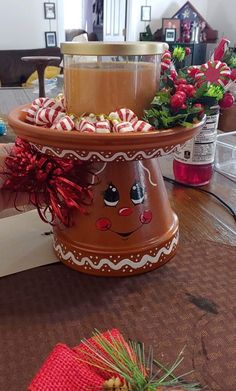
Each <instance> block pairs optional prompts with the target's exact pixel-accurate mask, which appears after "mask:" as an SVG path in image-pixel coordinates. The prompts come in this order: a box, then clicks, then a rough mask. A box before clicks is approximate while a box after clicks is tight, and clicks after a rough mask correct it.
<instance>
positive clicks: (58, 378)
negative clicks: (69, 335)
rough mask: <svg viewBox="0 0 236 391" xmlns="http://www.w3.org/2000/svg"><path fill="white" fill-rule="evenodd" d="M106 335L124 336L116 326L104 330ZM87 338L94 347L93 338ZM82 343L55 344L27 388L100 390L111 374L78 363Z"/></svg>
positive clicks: (82, 346)
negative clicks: (75, 345) (72, 345)
mask: <svg viewBox="0 0 236 391" xmlns="http://www.w3.org/2000/svg"><path fill="white" fill-rule="evenodd" d="M103 335H104V336H105V337H106V338H107V339H109V337H110V336H112V337H113V338H115V339H116V340H121V339H122V340H123V337H122V335H121V334H120V332H119V331H118V330H116V329H113V330H111V331H109V332H105V333H103ZM89 342H90V343H92V344H93V345H94V346H95V347H96V343H95V342H94V341H93V338H90V339H89ZM84 350H86V348H85V347H84V345H83V344H80V345H78V346H77V347H75V348H74V349H69V348H68V347H67V346H66V345H63V344H58V345H57V346H56V347H55V348H54V350H53V351H52V353H51V354H50V355H49V356H48V358H47V359H46V361H45V362H44V364H43V366H42V368H41V369H40V370H39V372H38V374H37V375H36V376H35V378H34V379H33V381H32V383H31V385H30V386H29V388H28V391H49V390H50V391H99V390H103V384H104V382H105V380H107V379H109V378H110V377H111V376H112V374H111V373H106V372H104V371H103V372H102V371H101V370H99V369H97V368H95V367H91V366H90V365H87V364H85V363H81V362H80V360H79V359H78V358H79V357H80V358H81V357H82V358H83V351H84Z"/></svg>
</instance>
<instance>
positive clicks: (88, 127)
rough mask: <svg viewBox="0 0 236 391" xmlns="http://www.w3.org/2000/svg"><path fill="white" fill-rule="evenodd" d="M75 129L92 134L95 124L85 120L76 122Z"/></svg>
mask: <svg viewBox="0 0 236 391" xmlns="http://www.w3.org/2000/svg"><path fill="white" fill-rule="evenodd" d="M75 129H76V130H79V131H80V132H86V133H94V132H95V131H96V127H95V124H93V123H91V122H89V121H87V120H86V119H82V120H80V121H77V122H76V123H75Z"/></svg>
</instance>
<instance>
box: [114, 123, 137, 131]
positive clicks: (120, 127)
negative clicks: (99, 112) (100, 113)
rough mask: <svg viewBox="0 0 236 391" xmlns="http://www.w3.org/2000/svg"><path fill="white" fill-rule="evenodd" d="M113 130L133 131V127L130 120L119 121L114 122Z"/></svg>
mask: <svg viewBox="0 0 236 391" xmlns="http://www.w3.org/2000/svg"><path fill="white" fill-rule="evenodd" d="M113 132H115V133H128V132H134V128H133V125H132V124H131V122H120V123H118V124H114V126H113Z"/></svg>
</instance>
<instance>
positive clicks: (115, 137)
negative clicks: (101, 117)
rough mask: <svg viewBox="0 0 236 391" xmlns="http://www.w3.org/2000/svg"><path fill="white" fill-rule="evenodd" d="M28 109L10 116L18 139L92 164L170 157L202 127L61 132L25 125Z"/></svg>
mask: <svg viewBox="0 0 236 391" xmlns="http://www.w3.org/2000/svg"><path fill="white" fill-rule="evenodd" d="M29 106H30V105H24V106H20V107H18V108H16V109H14V110H13V111H11V113H10V114H9V117H8V122H9V125H10V126H11V127H12V128H13V130H14V132H15V134H16V135H17V136H19V137H21V138H23V139H24V140H27V141H29V142H30V143H31V144H32V145H33V146H34V147H35V148H36V149H38V150H39V151H41V152H42V153H46V154H49V155H54V156H58V157H70V158H72V157H73V158H74V159H76V160H77V159H80V160H83V161H87V160H90V161H93V162H100V161H103V162H111V161H116V162H122V161H132V160H144V159H152V158H155V157H158V156H163V155H166V154H169V153H171V152H174V151H175V149H176V147H177V146H180V145H182V144H184V143H185V142H186V141H187V140H189V139H191V138H192V137H194V136H195V135H196V134H197V133H198V132H199V130H200V128H201V127H202V125H203V123H204V119H203V120H201V121H200V122H198V123H196V124H193V125H192V126H191V127H189V128H186V127H175V128H170V129H167V130H155V131H152V132H147V133H141V132H135V133H125V134H117V133H110V134H97V133H80V132H78V131H70V132H63V131H58V130H54V129H50V128H44V127H41V126H36V125H31V124H29V123H27V122H25V118H26V112H25V110H27V109H28V108H29Z"/></svg>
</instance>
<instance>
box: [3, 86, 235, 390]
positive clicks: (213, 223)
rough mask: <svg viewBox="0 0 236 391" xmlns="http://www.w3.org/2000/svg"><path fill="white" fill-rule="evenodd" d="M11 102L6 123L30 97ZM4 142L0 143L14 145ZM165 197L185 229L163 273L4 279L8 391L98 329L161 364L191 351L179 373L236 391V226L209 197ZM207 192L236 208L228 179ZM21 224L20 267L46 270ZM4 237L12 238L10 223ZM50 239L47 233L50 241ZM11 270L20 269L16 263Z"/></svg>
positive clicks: (167, 164)
mask: <svg viewBox="0 0 236 391" xmlns="http://www.w3.org/2000/svg"><path fill="white" fill-rule="evenodd" d="M5 92H6V93H7V94H3V91H2V90H0V110H2V111H5V114H7V113H8V111H9V110H10V109H11V108H13V107H15V106H17V105H19V104H23V103H27V100H28V99H29V97H30V96H29V95H28V92H29V91H24V90H22V89H21V90H19V91H16V90H15V91H14V90H11V91H8V92H7V91H5ZM29 93H30V92H29ZM6 95H7V96H8V102H7V101H6ZM30 100H32V99H31V97H30V99H29V100H28V101H30ZM9 134H10V133H9ZM4 137H6V136H3V137H1V138H0V142H1V141H2V142H6V141H7V137H6V138H5V139H4ZM11 137H12V136H11ZM160 164H161V167H162V172H163V174H164V175H165V176H168V177H170V178H171V177H173V173H172V160H171V158H170V157H168V158H161V159H160ZM166 188H167V192H168V195H169V199H170V202H171V205H172V208H173V209H174V210H175V212H176V213H177V215H178V217H179V221H180V247H179V249H178V251H177V255H176V256H175V257H174V258H173V260H171V261H170V262H169V263H167V264H166V265H165V266H163V267H162V268H160V269H158V270H156V271H153V272H151V273H147V274H144V275H140V276H136V277H132V278H118V279H111V278H102V277H100V278H96V277H92V276H86V275H83V274H81V273H77V272H75V271H72V270H71V269H69V268H66V267H65V266H63V265H62V264H60V263H56V264H54V265H47V266H43V267H40V268H33V269H32V270H27V271H25V272H21V273H17V274H12V275H10V276H7V277H4V278H1V279H0V297H1V305H0V316H1V325H0V332H1V335H3V336H4V338H2V340H1V341H0V362H1V363H2V376H1V377H0V389H2V390H8V391H15V390H19V391H21V390H22V391H23V390H25V389H26V388H27V385H28V384H29V383H30V381H31V379H32V377H33V376H34V375H35V374H36V372H37V371H38V369H39V367H40V366H41V365H42V363H43V361H44V359H45V358H46V356H47V355H48V354H49V353H50V351H51V350H52V349H53V347H54V346H55V344H57V343H58V342H63V343H66V344H67V345H69V346H75V345H76V344H78V343H79V340H80V338H82V337H89V336H90V335H91V334H92V331H93V329H94V328H99V329H100V330H106V329H109V328H110V329H111V328H113V327H116V328H119V329H120V330H121V332H122V333H124V335H125V336H126V337H132V338H134V339H136V340H139V341H143V342H144V343H145V345H146V346H150V345H152V346H153V348H154V352H155V356H156V357H157V358H159V359H161V361H163V363H172V362H174V360H175V358H176V356H177V354H178V353H179V352H180V350H181V349H182V348H183V347H184V346H186V349H185V360H184V363H183V365H182V366H181V369H180V373H183V372H189V371H191V370H193V371H194V373H193V379H194V380H196V381H198V382H200V383H201V384H202V385H203V386H204V387H206V388H204V389H205V390H206V391H212V390H225V391H231V390H232V391H233V390H235V389H236V379H235V367H236V359H235V357H236V346H235V329H236V311H235V308H236V307H235V302H236V294H235V284H236V270H235V262H234V261H235V260H236V222H235V220H234V219H233V217H232V216H231V215H230V213H229V212H228V210H227V209H226V208H225V207H224V206H222V204H220V203H219V202H218V201H217V200H215V199H214V198H213V197H212V196H210V195H208V194H204V193H202V192H200V191H199V190H197V189H192V188H191V189H190V188H185V187H184V186H181V185H173V184H170V183H168V182H166ZM204 189H208V190H210V191H212V192H214V193H215V194H217V195H218V196H220V197H221V198H223V199H224V201H225V202H226V203H228V204H230V205H231V207H232V208H234V209H235V208H236V183H235V182H233V181H231V180H230V179H228V178H225V177H224V176H222V175H220V174H218V173H214V176H213V178H212V180H211V183H210V184H209V185H208V186H205V187H204ZM18 217H19V219H21V220H20V221H19V226H20V227H21V226H22V227H26V228H24V232H25V240H24V238H23V232H21V237H22V239H21V240H20V241H21V242H22V243H24V244H25V243H26V246H25V247H26V248H25V252H23V250H22V249H20V246H19V244H17V240H15V237H14V236H15V235H17V233H14V232H15V231H14V230H13V229H12V228H11V226H10V224H9V227H8V229H9V238H7V239H6V240H8V239H9V242H10V244H11V243H13V244H14V243H15V245H17V248H16V251H15V253H16V257H17V256H18V254H19V260H20V259H21V258H22V257H23V258H24V261H26V260H27V259H29V261H30V262H31V263H32V258H34V261H37V259H38V260H39V261H40V259H41V258H43V263H44V264H47V263H49V262H50V258H49V256H47V255H45V253H42V250H41V248H40V247H38V246H37V245H36V244H37V243H36V242H35V243H32V241H33V239H32V237H33V235H35V236H36V237H37V233H36V232H32V230H33V229H34V225H33V224H32V222H31V223H30V224H27V216H26V215H25V221H24V223H23V222H22V218H23V217H24V216H23V215H21V216H16V218H17V219H18ZM35 218H36V216H35ZM35 223H36V221H35ZM14 226H15V221H14ZM1 229H2V232H4V231H5V229H6V224H4V220H2V225H0V232H1ZM19 229H20V228H19ZM27 229H28V230H29V232H31V233H32V235H31V234H30V235H28V233H27ZM49 230H50V227H47V226H46V225H45V231H49ZM21 231H22V230H21ZM38 235H39V239H40V243H41V242H42V241H43V240H44V239H45V237H44V236H42V235H43V232H42V231H40V230H39V232H38ZM46 238H48V237H46ZM18 242H19V240H18ZM48 245H50V244H49V243H48ZM3 246H4V241H3V243H2V247H3ZM45 246H46V244H45ZM6 247H7V246H6ZM8 247H9V243H8ZM44 250H45V247H44ZM9 253H10V252H9ZM3 254H4V252H3ZM3 254H2V255H1V257H3ZM8 255H9V254H8ZM52 256H53V255H52ZM40 257H41V258H40ZM1 261H2V258H1ZM5 261H6V260H5ZM10 261H11V264H12V265H14V262H15V263H17V259H15V258H14V259H11V260H10ZM51 262H53V258H51ZM26 263H27V262H26ZM2 264H3V262H2ZM17 270H20V268H18V269H17ZM22 358H23V359H22ZM228 364H230V365H228ZM222 368H223V369H222ZM221 369H222V370H223V374H222V372H221ZM215 384H217V385H216V386H215Z"/></svg>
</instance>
